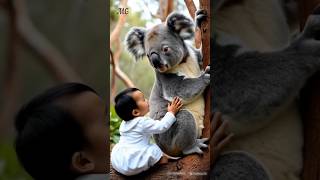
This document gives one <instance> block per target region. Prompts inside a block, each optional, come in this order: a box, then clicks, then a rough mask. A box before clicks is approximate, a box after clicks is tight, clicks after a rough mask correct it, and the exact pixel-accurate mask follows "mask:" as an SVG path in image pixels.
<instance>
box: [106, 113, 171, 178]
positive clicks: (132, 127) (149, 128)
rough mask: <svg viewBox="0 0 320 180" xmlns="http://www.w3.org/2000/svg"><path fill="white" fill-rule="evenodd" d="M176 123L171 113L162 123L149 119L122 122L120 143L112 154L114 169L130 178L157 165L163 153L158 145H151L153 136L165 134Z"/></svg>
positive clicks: (137, 118) (141, 118)
mask: <svg viewBox="0 0 320 180" xmlns="http://www.w3.org/2000/svg"><path fill="white" fill-rule="evenodd" d="M175 121H176V118H175V116H174V115H173V114H172V113H170V112H167V113H166V115H165V116H164V117H163V118H162V119H161V120H160V121H159V120H153V119H151V118H149V117H136V118H134V119H132V120H130V121H122V123H121V125H120V129H119V131H120V135H121V136H120V140H119V143H118V144H116V145H115V146H114V147H113V149H112V152H111V164H112V166H113V168H114V169H115V170H117V171H118V172H120V173H122V174H124V175H127V176H130V175H135V174H139V173H140V172H142V171H145V170H147V169H149V168H150V167H151V166H153V165H154V164H156V163H157V162H158V161H159V160H160V158H161V157H162V154H163V153H162V151H161V149H160V148H159V147H158V146H157V145H156V144H151V143H150V139H151V136H152V135H153V134H160V133H163V132H165V131H166V130H168V129H169V128H170V127H171V125H172V124H173V123H174V122H175Z"/></svg>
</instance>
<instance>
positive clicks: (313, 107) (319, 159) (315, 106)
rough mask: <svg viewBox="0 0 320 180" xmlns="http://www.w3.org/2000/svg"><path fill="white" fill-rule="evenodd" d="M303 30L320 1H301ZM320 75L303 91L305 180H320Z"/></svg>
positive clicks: (313, 78) (303, 175)
mask: <svg viewBox="0 0 320 180" xmlns="http://www.w3.org/2000/svg"><path fill="white" fill-rule="evenodd" d="M299 3H300V4H299V7H300V20H301V21H300V22H301V23H300V25H301V29H303V26H304V24H305V22H306V19H307V17H308V15H309V14H310V13H311V12H312V10H313V9H314V8H315V7H316V6H317V5H319V4H320V0H299ZM319 92H320V73H317V74H316V75H314V76H313V77H312V78H310V79H309V81H308V83H307V85H306V86H305V88H304V89H303V90H302V96H301V97H302V98H301V107H302V108H301V110H302V118H303V122H304V157H303V159H304V162H303V172H302V179H303V180H314V179H320V155H319V152H320V135H319V132H320V93H319Z"/></svg>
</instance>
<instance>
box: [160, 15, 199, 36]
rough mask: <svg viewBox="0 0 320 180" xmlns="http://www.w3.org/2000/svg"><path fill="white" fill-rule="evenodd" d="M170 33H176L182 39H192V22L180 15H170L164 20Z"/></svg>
mask: <svg viewBox="0 0 320 180" xmlns="http://www.w3.org/2000/svg"><path fill="white" fill-rule="evenodd" d="M166 24H167V26H168V28H169V30H170V31H173V32H175V33H177V34H178V35H179V36H180V37H181V38H182V39H184V40H187V39H192V38H193V37H194V24H193V21H192V20H191V19H190V18H188V17H187V16H185V15H183V14H180V13H176V12H174V13H171V14H170V15H169V16H168V17H167V20H166Z"/></svg>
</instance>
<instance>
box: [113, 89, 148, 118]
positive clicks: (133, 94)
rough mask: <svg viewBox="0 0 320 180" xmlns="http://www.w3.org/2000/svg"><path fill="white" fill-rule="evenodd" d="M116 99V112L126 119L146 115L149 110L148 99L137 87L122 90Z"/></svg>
mask: <svg viewBox="0 0 320 180" xmlns="http://www.w3.org/2000/svg"><path fill="white" fill-rule="evenodd" d="M114 101H115V110H116V113H117V114H118V116H119V117H120V118H121V119H123V120H124V121H129V120H131V119H133V118H135V117H138V116H144V115H146V114H147V113H148V112H149V104H148V101H147V100H146V99H145V98H144V95H143V93H142V92H141V91H140V90H139V89H137V88H128V89H125V90H123V91H121V92H120V93H119V94H118V95H117V96H116V97H115V100H114Z"/></svg>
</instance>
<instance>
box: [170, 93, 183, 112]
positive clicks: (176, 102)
mask: <svg viewBox="0 0 320 180" xmlns="http://www.w3.org/2000/svg"><path fill="white" fill-rule="evenodd" d="M182 105H183V104H182V102H181V99H180V98H178V97H174V98H173V101H172V102H171V103H168V112H171V113H172V114H174V115H176V114H177V112H178V111H179V110H180V108H181V107H182Z"/></svg>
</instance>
